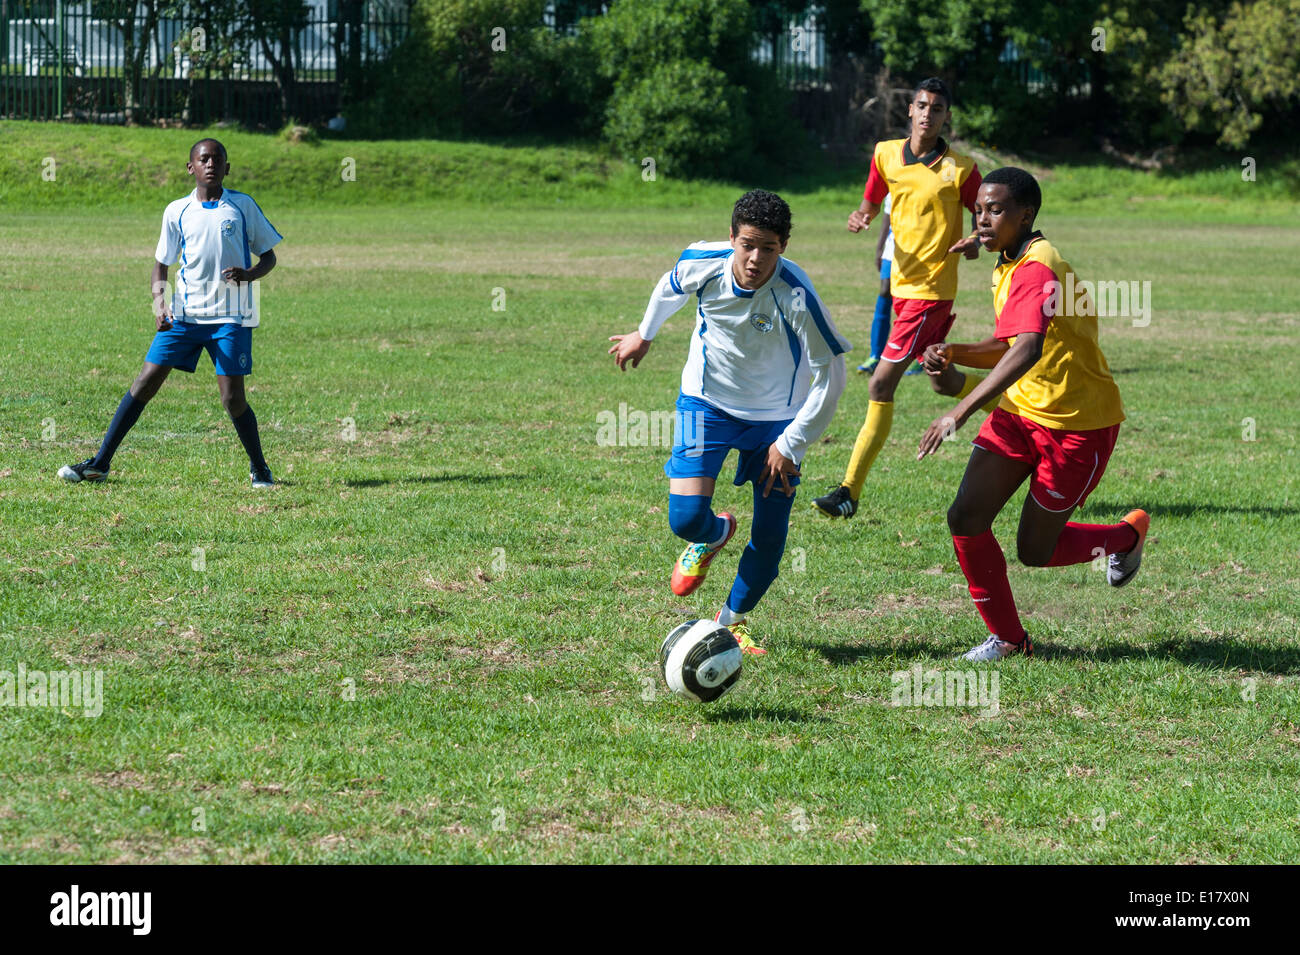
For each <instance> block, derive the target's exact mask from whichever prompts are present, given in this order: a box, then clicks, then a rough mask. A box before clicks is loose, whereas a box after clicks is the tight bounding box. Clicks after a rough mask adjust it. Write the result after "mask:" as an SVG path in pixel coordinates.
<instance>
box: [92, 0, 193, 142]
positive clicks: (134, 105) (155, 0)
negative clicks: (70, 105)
mask: <svg viewBox="0 0 1300 955" xmlns="http://www.w3.org/2000/svg"><path fill="white" fill-rule="evenodd" d="M175 12H176V4H175V3H174V0H98V2H96V3H95V15H96V16H97V17H98V18H100V19H102V20H104V21H105V22H106V23H107V24H108V25H109V26H110V27H112V28H113V29H114V30H116V31H117V32H118V33H119V34H121V36H122V108H123V110H124V111H125V113H126V121H127V123H128V124H131V125H134V124H135V123H138V122H139V121H140V120H141V119H142V118H143V115H142V114H143V108H142V99H143V92H144V89H143V87H144V64H145V60H146V59H147V58H148V56H149V44H150V43H154V42H157V32H158V18H159V17H160V16H163V15H165V14H174V13H175Z"/></svg>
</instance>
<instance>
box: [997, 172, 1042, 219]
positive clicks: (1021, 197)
mask: <svg viewBox="0 0 1300 955" xmlns="http://www.w3.org/2000/svg"><path fill="white" fill-rule="evenodd" d="M984 181H985V182H989V183H992V184H993V185H995V186H1006V187H1007V189H1008V190H1009V191H1010V193H1011V199H1012V201H1013V202H1015V204H1016V205H1018V206H1029V207H1030V208H1032V209H1033V210H1034V212H1035V213H1037V212H1038V210H1039V209H1041V208H1043V190H1042V189H1040V188H1038V180H1037V179H1035V178H1034V177H1033V176H1031V175H1030V174H1029V173H1027V172H1025V171H1024V170H1023V169H1020V168H1019V167H1017V166H1001V167H999V168H997V169H994V170H993V171H992V172H990V173H989V174H988V175H987V176H985V177H984Z"/></svg>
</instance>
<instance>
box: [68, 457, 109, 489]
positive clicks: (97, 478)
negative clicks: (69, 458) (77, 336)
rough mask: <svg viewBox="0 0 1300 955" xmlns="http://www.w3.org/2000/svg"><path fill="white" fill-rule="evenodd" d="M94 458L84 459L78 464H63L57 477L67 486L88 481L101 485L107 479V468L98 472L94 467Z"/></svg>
mask: <svg viewBox="0 0 1300 955" xmlns="http://www.w3.org/2000/svg"><path fill="white" fill-rule="evenodd" d="M94 462H95V459H94V458H86V460H84V461H82V462H81V463H80V464H65V465H64V466H63V467H61V468H59V477H61V478H63V480H65V481H67V482H68V483H69V484H80V483H81V482H82V481H90V482H91V483H93V484H102V483H103V482H104V479H105V478H106V477H108V468H104V470H102V471H101V470H100V469H99V468H97V467H96V466H95V463H94Z"/></svg>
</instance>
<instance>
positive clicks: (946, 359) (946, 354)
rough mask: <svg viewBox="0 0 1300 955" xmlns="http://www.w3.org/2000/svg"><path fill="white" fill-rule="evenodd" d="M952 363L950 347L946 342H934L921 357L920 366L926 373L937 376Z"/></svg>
mask: <svg viewBox="0 0 1300 955" xmlns="http://www.w3.org/2000/svg"><path fill="white" fill-rule="evenodd" d="M951 362H952V346H951V345H949V344H948V343H947V342H935V343H934V344H933V345H931V346H930V347H929V348H927V349H926V350H925V354H923V355H922V356H921V364H922V365H923V366H924V367H925V370H926V373H927V374H930V375H938V374H941V373H942V372H943V370H944V369H945V368H947V367H948V365H949V364H951Z"/></svg>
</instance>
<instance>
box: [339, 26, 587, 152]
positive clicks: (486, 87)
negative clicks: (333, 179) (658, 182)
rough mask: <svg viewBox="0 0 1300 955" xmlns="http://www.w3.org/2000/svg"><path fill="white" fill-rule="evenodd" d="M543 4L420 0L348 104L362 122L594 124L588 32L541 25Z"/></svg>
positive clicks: (366, 131) (545, 127)
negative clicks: (397, 40)
mask: <svg viewBox="0 0 1300 955" xmlns="http://www.w3.org/2000/svg"><path fill="white" fill-rule="evenodd" d="M545 7H546V2H545V0H415V4H414V7H413V9H412V14H411V34H410V36H409V37H408V38H407V40H406V42H404V43H403V44H402V45H401V46H400V47H399V48H398V49H397V51H396V52H395V53H394V55H393V56H392V57H390V58H389V60H388V61H387V62H386V63H385V64H384V65H383V66H382V67H380V68H379V69H378V70H377V71H375V73H374V75H373V77H372V78H371V83H370V86H369V88H368V90H367V91H366V95H364V96H363V97H362V98H361V100H360V102H358V103H357V104H356V105H355V106H354V107H353V108H352V109H351V110H350V111H349V114H350V117H351V119H352V120H353V125H354V128H355V130H356V132H357V133H358V134H360V135H369V136H461V135H474V134H484V135H507V134H516V133H542V134H559V135H574V134H580V133H583V132H594V131H595V127H594V126H593V125H592V121H591V117H592V115H593V110H592V108H591V106H590V102H589V97H590V93H591V89H592V84H593V77H594V75H595V74H596V67H595V65H594V64H593V63H592V62H591V60H590V57H589V56H588V55H587V53H586V49H587V48H586V46H585V44H584V43H583V42H582V40H581V39H579V38H577V37H572V36H562V35H557V34H556V33H555V32H554V31H552V30H550V29H548V28H547V27H545V26H543V25H542V13H543V11H544V9H545ZM594 112H595V114H596V115H598V114H599V110H595V111H594Z"/></svg>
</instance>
